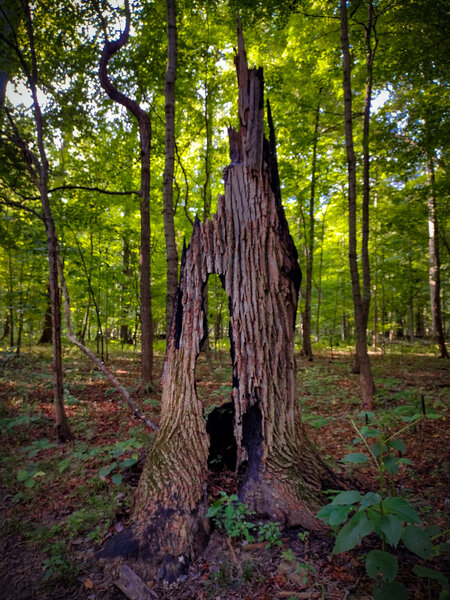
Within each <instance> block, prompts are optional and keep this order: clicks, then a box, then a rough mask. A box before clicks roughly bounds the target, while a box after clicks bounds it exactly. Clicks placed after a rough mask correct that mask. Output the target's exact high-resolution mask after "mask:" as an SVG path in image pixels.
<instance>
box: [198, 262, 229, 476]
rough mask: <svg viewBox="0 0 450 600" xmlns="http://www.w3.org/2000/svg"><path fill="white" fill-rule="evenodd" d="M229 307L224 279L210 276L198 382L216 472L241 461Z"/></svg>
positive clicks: (204, 301) (210, 458) (204, 300)
mask: <svg viewBox="0 0 450 600" xmlns="http://www.w3.org/2000/svg"><path fill="white" fill-rule="evenodd" d="M228 305H229V300H228V296H227V295H226V293H225V290H224V289H223V284H222V281H221V279H220V277H219V276H218V275H215V274H212V275H209V277H208V281H207V283H206V284H205V286H204V289H203V308H204V315H205V338H204V339H203V341H202V348H201V353H200V356H199V357H198V358H197V363H196V376H195V382H196V391H197V395H198V397H199V398H200V400H201V401H202V404H203V407H204V413H205V419H206V431H207V433H208V435H209V438H210V449H209V457H208V466H209V468H210V469H211V470H212V471H222V470H230V471H234V470H235V469H236V461H237V448H236V439H235V437H234V414H235V407H234V403H233V401H232V390H233V382H232V377H233V376H232V362H231V358H230V338H229V306H228Z"/></svg>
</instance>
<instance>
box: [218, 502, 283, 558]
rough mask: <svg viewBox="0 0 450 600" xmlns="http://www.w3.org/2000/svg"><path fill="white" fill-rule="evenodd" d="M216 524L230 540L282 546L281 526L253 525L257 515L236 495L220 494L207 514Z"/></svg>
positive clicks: (275, 524)
mask: <svg viewBox="0 0 450 600" xmlns="http://www.w3.org/2000/svg"><path fill="white" fill-rule="evenodd" d="M206 516H207V517H210V518H212V519H213V521H214V523H215V524H216V525H217V526H218V527H221V528H223V529H224V530H225V533H226V534H227V535H228V537H229V538H240V539H244V540H246V541H247V542H254V541H255V538H257V539H258V541H259V542H266V548H270V547H271V546H281V530H280V524H279V523H277V522H272V521H268V522H267V523H262V522H261V521H260V522H259V523H257V524H256V523H252V522H251V521H250V520H249V519H251V518H254V516H255V514H254V513H253V512H252V511H251V510H249V508H248V507H247V506H246V505H245V504H244V503H243V502H241V501H240V500H239V498H238V496H237V495H236V494H231V496H229V495H228V494H227V493H226V492H220V498H218V499H217V500H216V501H215V502H214V503H213V504H212V505H211V506H210V508H209V510H208V512H207V513H206Z"/></svg>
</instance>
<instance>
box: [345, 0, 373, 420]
mask: <svg viewBox="0 0 450 600" xmlns="http://www.w3.org/2000/svg"><path fill="white" fill-rule="evenodd" d="M339 7H340V22H341V45H342V56H343V88H344V115H345V146H346V152H347V172H348V190H347V194H348V229H349V240H348V257H349V264H350V274H351V280H352V295H353V311H354V320H355V331H356V354H357V359H358V363H359V379H360V385H361V395H362V403H363V407H364V408H365V409H367V410H369V409H372V408H373V402H374V400H373V397H374V381H373V375H372V369H371V365H370V358H369V353H368V351H367V332H366V322H367V320H366V317H365V311H364V304H363V299H362V295H361V286H360V276H359V270H358V250H357V241H356V240H357V226H356V223H357V218H356V215H357V208H356V200H357V192H356V157H355V150H354V144H353V115H352V84H351V57H350V47H349V35H348V17H347V2H346V0H340V5H339Z"/></svg>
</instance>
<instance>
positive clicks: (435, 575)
mask: <svg viewBox="0 0 450 600" xmlns="http://www.w3.org/2000/svg"><path fill="white" fill-rule="evenodd" d="M413 571H414V573H415V574H416V575H418V576H419V577H428V579H435V580H436V581H439V583H440V584H441V585H442V586H443V587H448V585H449V582H448V578H447V577H446V576H445V575H444V573H442V572H441V571H436V570H435V569H428V568H427V567H421V566H420V565H414V568H413Z"/></svg>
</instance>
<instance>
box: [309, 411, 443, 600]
mask: <svg viewBox="0 0 450 600" xmlns="http://www.w3.org/2000/svg"><path fill="white" fill-rule="evenodd" d="M422 418H423V415H420V414H419V415H418V416H417V418H412V419H410V420H409V422H408V424H407V425H406V426H404V427H403V428H401V429H400V430H399V431H397V432H395V433H386V432H381V431H380V430H379V429H376V428H373V427H369V426H368V425H365V426H363V427H361V429H359V428H358V427H357V426H356V424H355V423H354V421H353V420H352V421H351V422H352V425H353V427H354V429H355V430H356V432H357V434H358V439H357V440H355V442H354V443H360V442H362V443H363V444H364V445H365V448H366V450H367V454H365V453H360V452H358V453H351V454H348V455H347V456H346V457H344V458H343V459H342V460H343V462H347V463H353V464H363V463H366V462H368V461H371V462H372V464H373V465H374V466H375V467H376V470H377V473H378V492H367V493H366V494H365V495H362V494H361V493H360V492H359V491H358V490H348V491H344V492H340V493H338V494H337V495H336V496H335V497H334V498H333V500H332V501H331V502H330V503H328V504H326V505H325V506H323V507H322V509H321V510H320V511H319V512H318V515H317V516H318V517H319V518H320V519H322V520H323V521H325V522H326V523H328V524H329V525H331V527H333V529H334V530H335V534H336V541H335V545H334V548H333V554H339V553H341V552H347V551H349V550H352V549H353V548H355V547H356V546H357V545H358V544H359V543H360V542H361V540H362V539H363V538H365V537H366V536H368V535H370V534H372V533H375V534H377V535H378V536H379V538H380V540H381V549H374V550H372V551H371V552H369V553H368V555H367V557H366V571H367V573H368V575H369V576H370V577H371V578H373V579H375V580H376V581H377V582H379V581H380V579H381V586H376V588H375V590H374V599H375V600H389V599H391V598H392V599H395V600H403V599H405V598H407V592H406V588H405V586H404V585H403V584H402V583H400V582H398V581H395V580H396V577H397V573H398V560H397V557H396V556H395V555H394V554H393V553H392V552H390V551H389V548H392V549H394V550H395V549H396V548H397V546H398V544H399V542H400V541H402V542H403V544H404V545H405V546H406V547H407V548H408V550H410V551H411V552H413V553H414V554H416V555H417V556H419V557H420V558H422V559H427V558H429V557H430V556H432V554H433V553H434V554H436V553H439V548H438V547H437V546H436V547H434V548H433V541H434V540H435V539H437V538H438V537H440V535H442V533H441V532H440V530H439V529H438V528H434V527H431V528H430V527H420V525H421V523H422V522H421V519H420V517H419V515H418V514H417V512H416V510H415V508H414V507H413V506H412V505H411V503H409V502H408V501H407V500H405V499H404V498H401V497H398V496H395V495H387V494H386V488H387V485H386V478H387V477H390V478H391V479H390V482H391V484H392V486H391V488H392V491H393V492H395V488H394V486H393V476H394V475H395V474H396V473H397V472H398V469H399V466H400V464H401V463H402V462H403V463H407V464H411V463H410V461H408V460H407V459H405V458H403V457H401V456H400V457H398V456H397V455H395V454H394V452H395V451H397V452H399V453H400V454H403V453H404V452H405V451H406V448H405V445H404V443H403V442H402V441H401V440H399V439H398V435H399V434H400V433H401V432H402V431H404V430H405V429H406V428H407V427H410V426H412V425H414V424H416V423H417V422H418V421H419V420H421V419H422ZM372 442H373V443H372ZM341 526H342V527H341ZM419 571H420V568H419ZM436 573H439V572H438V571H437V572H436ZM417 574H419V573H417ZM434 578H435V579H437V576H436V577H434ZM441 581H443V580H441Z"/></svg>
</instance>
